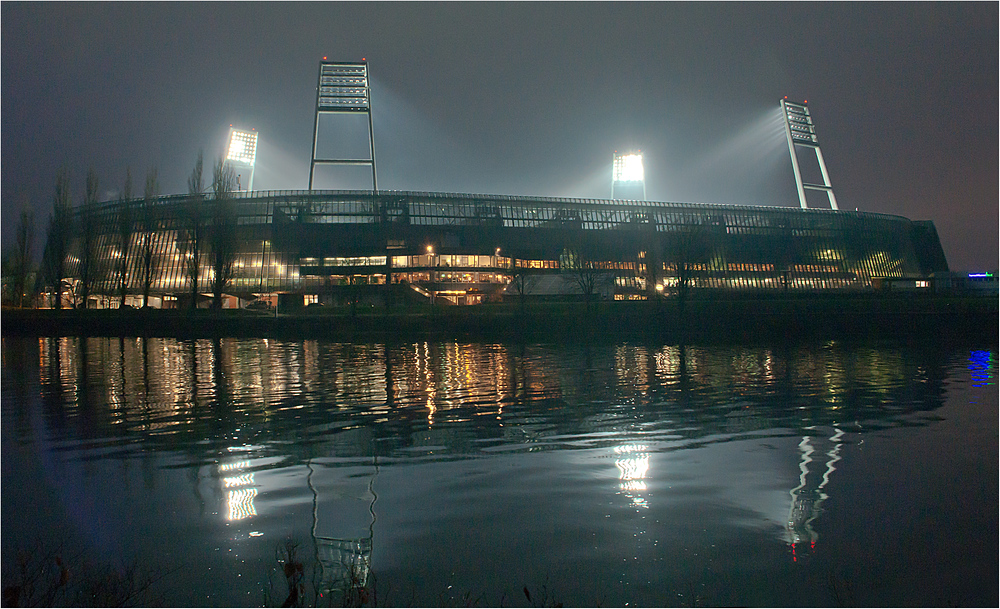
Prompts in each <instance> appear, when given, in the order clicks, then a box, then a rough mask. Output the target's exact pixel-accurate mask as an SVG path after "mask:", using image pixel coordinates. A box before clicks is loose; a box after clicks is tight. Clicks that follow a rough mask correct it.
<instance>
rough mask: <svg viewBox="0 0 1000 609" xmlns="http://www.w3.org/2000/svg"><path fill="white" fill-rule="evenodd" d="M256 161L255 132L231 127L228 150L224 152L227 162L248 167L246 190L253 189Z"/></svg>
mask: <svg viewBox="0 0 1000 609" xmlns="http://www.w3.org/2000/svg"><path fill="white" fill-rule="evenodd" d="M256 161H257V132H256V131H242V130H240V129H232V130H231V131H230V134H229V150H228V151H227V152H226V162H227V163H237V164H240V165H245V166H247V167H249V168H250V181H249V182H247V190H253V170H254V165H255V163H256Z"/></svg>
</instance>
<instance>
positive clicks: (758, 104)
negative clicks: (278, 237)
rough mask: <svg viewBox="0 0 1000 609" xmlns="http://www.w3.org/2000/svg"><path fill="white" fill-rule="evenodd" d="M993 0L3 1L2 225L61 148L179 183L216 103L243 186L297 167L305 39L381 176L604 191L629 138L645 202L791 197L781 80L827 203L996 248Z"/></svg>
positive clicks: (264, 182) (47, 193)
mask: <svg viewBox="0 0 1000 609" xmlns="http://www.w3.org/2000/svg"><path fill="white" fill-rule="evenodd" d="M998 6H1000V5H998V4H997V3H996V2H987V3H977V4H962V3H941V4H930V3H891V4H870V3H858V4H832V3H821V4H814V3H781V4H744V3H726V4H713V3H695V4H677V3H662V4H661V3H639V4H621V3H612V4H603V3H590V2H588V3H581V4H575V3H554V4H532V3H500V4H493V3H473V4H464V3H443V4H407V3H385V4H382V3H359V4H343V3H332V4H325V3H322V4H320V3H306V4H298V3H284V2H283V3H276V4H269V3H250V4H242V3H229V2H227V3H218V4H206V3H198V2H195V3H180V4H173V3H169V4H168V3H136V4H133V3H111V4H92V3H87V4H63V3H49V2H44V3H12V2H4V3H3V4H2V5H0V11H2V14H0V23H2V38H0V43H2V53H3V56H2V66H0V68H2V71H0V74H2V98H3V106H2V115H0V116H2V130H3V133H2V139H3V141H2V179H3V183H2V195H0V196H2V208H3V216H2V224H3V243H4V245H5V246H6V245H9V244H11V243H12V241H13V233H14V227H15V225H16V222H17V216H18V213H19V210H20V208H21V205H22V203H23V202H24V201H27V204H28V205H30V206H31V207H32V208H33V209H34V210H35V213H36V218H37V224H38V228H37V229H36V232H37V233H38V235H39V236H38V239H39V240H41V239H42V238H43V237H44V229H45V224H46V222H47V219H48V215H49V213H50V210H51V206H52V195H53V191H54V185H55V175H56V171H57V169H58V167H59V166H60V165H66V166H67V167H69V169H70V173H71V179H72V184H73V196H74V201H75V202H76V203H79V202H80V201H82V199H83V189H84V178H85V175H86V172H87V169H88V168H89V167H93V168H94V169H95V170H96V171H97V174H98V176H99V178H100V181H101V193H102V198H110V197H113V196H116V195H117V191H118V190H119V189H120V187H121V184H122V183H123V181H124V176H125V168H126V166H129V167H131V171H132V175H133V191H134V192H139V193H141V190H142V183H143V181H144V176H145V174H146V172H147V171H148V170H149V168H151V167H155V168H156V169H157V171H158V174H159V180H160V192H161V193H162V194H172V193H182V192H185V191H186V189H187V186H186V177H187V175H188V174H189V173H190V171H191V168H192V167H193V165H194V161H195V158H196V157H197V154H198V151H199V150H200V149H201V150H204V151H205V156H206V159H207V160H209V161H210V160H211V159H213V158H217V157H218V156H219V155H221V153H222V151H223V148H224V145H225V143H226V142H225V140H226V137H227V134H228V130H229V125H230V124H235V125H237V126H245V127H254V128H256V129H257V131H258V132H259V133H260V144H259V150H258V156H257V170H256V175H255V176H254V189H255V190H266V189H304V188H306V186H307V183H308V176H309V159H310V148H311V145H312V135H313V118H314V108H315V87H316V77H317V69H318V62H319V61H320V59H321V58H322V57H323V56H327V57H329V59H331V60H342V61H356V60H360V59H362V58H365V59H366V60H367V61H368V63H369V69H370V73H371V78H372V89H373V92H372V108H373V115H374V130H375V151H376V158H377V163H378V181H379V184H378V185H379V188H380V189H396V190H429V191H445V192H472V193H488V194H527V195H542V196H571V197H595V198H607V197H609V196H610V192H611V159H612V154H613V152H614V151H615V150H624V149H641V150H642V152H643V154H644V156H645V162H646V182H647V198H648V199H650V200H658V201H691V202H705V203H738V204H755V205H782V206H797V205H798V199H797V196H796V194H795V187H794V181H793V177H792V170H791V164H790V162H789V158H788V148H787V145H786V144H785V142H784V139H783V135H782V132H781V131H780V129H781V127H780V122H779V119H778V114H777V107H778V100H779V99H781V98H782V97H783V96H785V95H787V96H788V97H789V99H794V100H797V101H802V100H808V101H809V107H810V110H811V112H812V113H813V117H814V120H815V122H816V127H817V131H818V135H819V139H820V143H821V146H822V150H823V156H824V158H825V160H826V165H827V169H828V170H829V173H830V178H831V180H832V182H833V187H834V192H835V193H836V195H837V200H838V203H839V204H840V208H841V209H852V210H853V209H855V208H858V209H860V210H863V211H872V212H881V213H888V214H898V215H902V216H906V217H908V218H912V219H930V220H933V221H934V223H935V225H936V226H937V228H938V232H939V234H940V235H941V240H942V244H943V245H944V249H945V254H946V255H947V257H948V262H949V264H950V266H951V268H952V270H957V271H969V270H979V269H988V270H996V269H997V267H998V222H1000V220H998V208H1000V190H998V175H1000V173H998V145H1000V144H998V107H1000V102H998V70H1000V68H998V39H1000V38H998V22H1000V9H998ZM330 133H333V129H331V130H330ZM805 160H806V157H803V161H805ZM338 177H340V176H331V175H326V176H323V179H324V180H325V181H324V182H323V185H324V186H325V187H370V185H367V186H364V185H361V186H359V185H356V184H347V183H343V184H342V183H341V182H337V181H336V180H335V178H338Z"/></svg>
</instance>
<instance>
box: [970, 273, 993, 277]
mask: <svg viewBox="0 0 1000 609" xmlns="http://www.w3.org/2000/svg"><path fill="white" fill-rule="evenodd" d="M992 276H993V273H969V277H992Z"/></svg>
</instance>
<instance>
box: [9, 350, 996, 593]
mask: <svg viewBox="0 0 1000 609" xmlns="http://www.w3.org/2000/svg"><path fill="white" fill-rule="evenodd" d="M996 361H997V351H996V346H995V343H994V342H992V341H991V340H986V341H984V345H975V344H967V345H962V346H926V345H925V346H913V345H903V344H894V343H889V344H886V343H878V344H845V343H840V342H829V343H809V344H802V345H780V346H766V345H748V346H733V345H724V346H718V345H715V346H705V345H703V346H698V345H686V346H679V345H663V344H641V343H625V342H622V343H613V342H610V343H598V344H583V343H579V344H568V345H564V344H545V343H534V344H513V343H511V344H487V343H465V342H400V343H395V344H384V343H366V344H360V343H337V342H325V341H309V340H306V341H290V342H286V341H274V340H266V339H222V340H215V341H212V340H197V341H179V340H173V339H160V338H150V339H141V338H126V339H118V338H87V339H83V338H40V339H39V338H34V339H24V338H4V339H3V386H2V388H3V390H2V435H3V454H2V474H3V495H2V517H3V520H2V531H3V533H2V543H3V569H4V586H8V585H9V584H10V583H11V582H15V583H17V582H16V581H15V580H17V577H18V576H17V573H16V571H17V567H18V565H20V564H21V563H22V562H25V563H29V564H34V565H35V567H29V568H35V569H40V571H41V572H42V575H41V576H40V577H39V581H43V580H44V579H45V577H49V578H50V579H51V578H53V577H55V575H52V574H53V573H59V571H58V570H52V566H51V564H49V563H46V562H45V561H47V560H48V561H50V562H51V560H52V557H54V556H58V557H59V558H60V560H61V563H60V564H70V567H69V571H68V574H69V576H68V583H67V584H66V585H63V586H61V587H59V586H56V587H58V588H59V589H58V590H56V592H54V593H53V594H55V595H56V596H54V597H48V599H47V600H51V601H52V602H55V603H57V604H58V603H60V602H80V601H79V599H80V598H82V597H80V596H79V595H80V594H82V593H81V592H80V591H81V590H89V589H91V588H87V586H88V585H89V583H88V582H87V581H85V580H86V578H87V577H98V575H95V574H100V573H105V574H106V573H112V574H114V573H117V575H118V578H119V579H118V580H115V581H119V582H121V581H124V579H123V578H127V577H128V576H129V574H132V575H133V576H134V575H135V573H139V574H141V575H142V576H143V577H145V578H146V580H144V581H148V582H151V584H150V586H149V587H148V588H145V589H142V590H140V591H139V592H138V593H137V594H136V596H135V597H133V598H130V599H129V602H133V603H135V602H138V603H165V604H168V605H193V606H205V605H208V606H219V605H224V606H232V605H237V606H254V605H273V606H278V605H281V604H282V602H284V601H285V600H286V599H288V596H289V582H291V585H292V587H293V588H297V589H298V591H299V596H298V597H297V598H292V599H290V600H292V601H295V602H296V603H299V604H306V605H312V604H319V605H334V606H339V605H342V604H354V605H357V604H367V605H379V606H384V605H393V606H398V605H405V606H426V605H435V606H439V605H445V606H455V605H462V606H465V605H470V604H472V605H484V606H498V605H505V606H546V605H548V606H552V605H554V604H557V603H562V604H564V605H566V606H575V605H585V606H594V605H604V606H606V605H611V606H626V605H627V606H650V605H653V606H696V605H767V606H788V605H792V606H802V605H825V606H835V605H931V606H945V605H948V606H952V605H981V606H996V605H997V589H998V585H997V584H998V581H997V574H998V567H997V565H998V560H997V557H998V553H997V547H998V546H997V542H998V526H997V514H998V503H997V499H998V477H1000V474H998V408H997V404H998V397H997V385H996ZM289 549H290V552H291V558H289V556H290V555H289ZM16 557H20V558H19V559H18V558H16ZM32 561H34V562H32ZM74 565H79V566H78V567H74ZM46 569H48V570H46ZM102 569H104V570H103V571H102ZM286 573H287V574H288V575H290V576H291V579H289V578H287V577H286ZM129 581H132V580H129ZM74 585H75V586H76V588H74V587H73V586H74ZM37 587H39V588H40V587H41V584H38V586H37ZM526 590H527V592H526ZM35 594H36V596H35V597H34V598H35V599H36V601H37V600H38V599H39V598H40V597H39V596H38V595H39V594H40V593H38V592H37V591H36V592H35ZM60 594H61V595H62V596H59V595H60ZM74 595H76V596H74Z"/></svg>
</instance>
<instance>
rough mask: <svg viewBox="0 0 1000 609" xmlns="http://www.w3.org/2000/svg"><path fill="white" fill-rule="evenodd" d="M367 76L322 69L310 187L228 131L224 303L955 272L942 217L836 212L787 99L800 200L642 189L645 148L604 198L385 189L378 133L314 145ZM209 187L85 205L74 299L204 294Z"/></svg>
mask: <svg viewBox="0 0 1000 609" xmlns="http://www.w3.org/2000/svg"><path fill="white" fill-rule="evenodd" d="M367 74H368V72H367V65H366V64H364V63H352V64H345V63H336V62H325V61H324V62H322V63H321V64H320V73H319V86H318V87H317V101H316V123H315V124H316V129H315V135H314V142H313V158H312V160H311V164H310V184H309V186H310V188H309V189H308V190H299V191H252V190H250V188H252V182H253V165H254V151H255V148H256V141H257V139H256V138H257V134H256V132H253V133H251V132H242V131H239V130H233V131H232V136H231V142H230V147H229V152H228V155H227V161H226V162H227V163H229V164H230V166H231V167H232V168H243V169H248V170H249V180H248V182H247V184H248V190H247V191H234V192H231V193H226V195H225V199H226V201H225V203H226V206H227V209H229V210H230V211H229V212H228V213H229V214H230V215H231V216H232V217H231V219H230V220H229V222H230V224H231V228H232V233H233V235H232V236H231V238H230V239H229V241H228V242H229V243H231V244H232V245H229V246H227V247H228V249H229V250H230V253H229V254H227V256H228V266H226V267H225V268H226V270H225V271H224V272H225V273H226V277H224V284H225V286H224V293H225V295H226V296H225V300H224V302H225V304H224V306H225V307H226V308H235V307H245V306H247V305H248V304H251V303H256V306H262V305H263V303H267V305H268V306H281V307H284V308H287V307H291V308H296V307H301V306H308V305H311V304H314V303H318V304H320V305H336V304H344V303H347V302H352V303H355V304H356V303H357V302H359V301H371V302H373V303H374V302H378V301H380V300H382V301H384V302H385V303H387V304H388V303H391V302H419V301H424V302H431V303H435V302H437V303H450V304H454V305H475V304H479V303H483V302H492V301H499V300H503V299H509V298H533V299H556V300H560V299H561V300H571V299H585V298H595V299H602V300H642V299H652V298H658V297H669V296H672V295H677V294H684V293H686V292H687V291H688V290H690V289H700V290H728V291H732V290H742V291H747V290H759V291H771V290H795V291H803V290H807V291H845V290H854V291H865V290H874V289H879V288H881V287H883V286H884V285H885V282H886V281H895V282H897V283H898V282H904V283H906V284H907V285H908V287H910V288H912V289H920V288H922V287H927V286H928V285H929V284H930V278H931V277H932V275H934V274H942V273H946V272H947V271H948V265H947V261H946V259H945V256H944V252H943V250H942V248H941V245H940V241H939V239H938V236H937V232H936V230H935V228H934V225H933V223H932V222H930V221H911V220H909V219H907V218H904V217H900V216H891V215H884V214H877V213H868V212H857V211H854V212H851V211H840V210H839V209H838V208H837V205H836V199H835V197H834V194H833V189H832V186H831V185H830V182H829V178H828V174H827V171H826V167H825V165H824V163H823V159H822V154H821V152H820V149H819V144H818V141H817V139H816V136H815V127H814V125H813V123H812V119H811V117H810V115H809V111H808V108H806V106H805V105H804V104H793V103H790V102H787V100H782V101H781V102H780V103H781V107H782V110H783V114H784V116H785V131H786V135H787V141H788V146H789V152H790V156H791V160H792V166H793V169H794V173H795V178H796V186H797V188H798V192H799V198H800V207H798V208H794V207H781V206H774V207H766V206H747V205H715V204H694V203H668V202H652V201H645V200H643V199H644V197H645V189H644V185H643V173H642V159H641V156H640V155H638V154H621V155H618V154H616V155H615V157H614V159H613V164H612V165H613V167H612V198H610V199H578V198H572V199H571V198H552V197H526V196H505V195H477V194H454V193H436V192H402V191H382V190H378V188H377V174H376V171H375V151H374V137H373V134H372V133H371V131H369V136H370V144H371V154H370V155H369V156H368V157H366V158H362V159H355V158H348V159H333V158H318V157H317V155H316V151H317V140H318V138H319V136H320V129H319V126H320V120H319V118H320V116H321V115H324V114H332V115H336V114H339V113H355V114H356V113H365V114H367V115H368V119H369V128H370V126H371V106H370V97H369V96H370V92H369V89H368V78H367ZM802 150H811V151H814V152H815V158H816V160H817V162H818V164H819V169H820V172H821V175H822V183H817V184H808V183H805V182H803V180H802V177H801V173H800V169H799V162H798V157H799V155H800V153H801V151H802ZM323 165H329V166H337V165H370V167H371V171H372V189H370V190H350V191H344V190H336V191H331V190H313V189H312V182H313V175H314V174H315V171H316V168H317V166H323ZM806 190H814V191H820V192H821V193H824V194H826V195H827V196H828V198H829V202H830V209H816V208H809V207H808V206H807V205H806V197H805V191H806ZM215 198H216V197H215V196H213V194H212V193H195V194H192V195H171V196H163V197H156V198H155V199H154V200H152V201H144V200H141V199H134V200H120V201H109V202H105V203H98V204H94V205H89V206H85V207H80V208H78V209H77V210H76V212H75V213H76V217H75V218H74V222H75V223H76V224H75V225H76V226H77V227H81V226H86V227H88V229H87V230H86V231H81V230H79V229H78V230H76V231H75V233H74V234H75V239H74V240H73V242H72V244H71V246H70V248H69V251H70V255H69V257H68V259H67V260H68V262H69V264H68V267H67V270H68V275H69V280H68V284H69V285H70V287H71V288H72V289H73V290H75V291H76V293H77V294H79V292H80V284H81V282H82V281H86V282H87V284H88V285H87V289H86V290H85V294H86V298H87V300H88V303H87V305H86V306H88V307H92V308H93V307H96V308H104V307H111V306H115V302H116V295H118V294H121V295H123V296H124V298H119V299H118V302H119V303H121V302H122V301H124V302H125V303H128V304H133V305H135V304H139V302H140V298H139V295H140V294H142V293H144V292H145V293H146V295H148V299H143V302H142V304H146V303H147V302H148V304H149V305H150V306H154V307H161V308H174V307H183V306H190V305H191V304H192V303H193V304H195V305H196V306H205V305H206V304H207V302H208V300H209V298H208V296H209V294H208V292H209V291H210V290H209V285H211V283H212V281H213V280H214V279H215V276H216V273H217V272H218V269H219V268H221V267H219V266H218V265H213V264H212V263H211V256H212V255H214V254H212V250H213V239H212V238H210V237H205V238H204V239H201V238H196V235H198V234H199V231H200V232H201V233H205V234H206V235H210V234H211V233H212V232H213V230H214V229H213V226H214V225H215V224H218V223H219V222H220V220H219V216H218V214H217V213H215V212H213V211H212V210H213V209H215V208H217V207H219V204H220V203H222V202H221V201H215ZM198 208H201V211H199V210H198ZM129 223H131V224H132V227H131V229H129V228H128V227H125V228H124V229H123V226H124V225H127V224H129ZM213 223H214V224H213ZM219 243H221V242H219ZM215 247H216V249H218V248H220V247H222V246H221V245H216V246H215ZM140 250H142V251H144V252H148V253H147V254H146V255H145V256H140V255H139V254H138V252H139V251H140ZM82 275H85V276H86V277H81V276H82ZM140 278H141V279H140ZM140 285H142V286H143V287H140ZM147 286H148V287H147ZM199 287H200V288H201V289H199ZM251 306H253V305H251Z"/></svg>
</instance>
